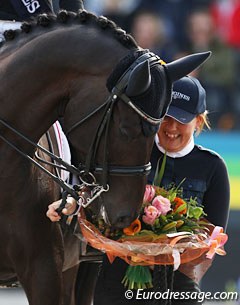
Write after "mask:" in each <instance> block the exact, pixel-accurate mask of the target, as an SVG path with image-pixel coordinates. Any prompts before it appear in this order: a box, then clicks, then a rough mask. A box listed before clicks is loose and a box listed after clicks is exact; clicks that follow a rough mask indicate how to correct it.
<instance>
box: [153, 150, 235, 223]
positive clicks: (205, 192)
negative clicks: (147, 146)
mask: <svg viewBox="0 0 240 305" xmlns="http://www.w3.org/2000/svg"><path fill="white" fill-rule="evenodd" d="M162 158H163V154H162V153H161V152H160V151H159V149H158V148H157V147H156V145H154V147H153V151H152V158H151V163H152V171H151V173H150V175H149V182H152V181H153V178H154V174H155V168H156V165H157V161H158V160H159V159H160V162H159V163H160V166H161V160H162ZM160 166H159V167H160ZM184 179H185V181H184V182H183V184H182V187H183V196H184V198H185V199H188V198H190V197H197V198H198V201H199V203H200V204H203V207H204V211H205V213H207V219H208V220H209V221H210V222H212V223H213V224H214V225H218V226H222V227H226V224H227V220H228V210H229V197H230V187H229V179H228V173H227V169H226V165H225V163H224V161H223V159H222V158H221V157H220V156H219V155H218V154H217V153H215V152H214V151H211V150H208V149H206V148H203V147H201V146H198V145H195V146H194V148H193V150H192V151H191V152H190V153H189V154H187V155H186V156H184V157H182V158H170V157H167V160H166V167H165V171H164V176H163V180H162V183H161V184H162V186H165V187H166V186H168V185H169V184H170V183H171V182H173V183H174V184H176V185H179V184H180V183H181V182H182V181H183V180H184Z"/></svg>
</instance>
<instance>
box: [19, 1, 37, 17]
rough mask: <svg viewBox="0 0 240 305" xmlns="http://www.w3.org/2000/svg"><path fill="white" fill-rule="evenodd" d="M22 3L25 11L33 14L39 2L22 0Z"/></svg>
mask: <svg viewBox="0 0 240 305" xmlns="http://www.w3.org/2000/svg"><path fill="white" fill-rule="evenodd" d="M22 3H23V4H24V5H25V7H26V9H27V11H28V12H29V13H30V14H33V13H35V12H36V10H37V9H38V8H39V7H40V4H39V2H38V1H36V0H22Z"/></svg>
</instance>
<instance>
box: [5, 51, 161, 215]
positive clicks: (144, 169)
mask: <svg viewBox="0 0 240 305" xmlns="http://www.w3.org/2000/svg"><path fill="white" fill-rule="evenodd" d="M144 61H149V64H150V67H152V66H154V65H159V64H161V63H160V58H159V57H158V56H156V55H155V54H153V53H151V52H147V53H145V54H143V55H141V56H140V57H138V58H137V59H136V60H135V61H134V62H133V64H132V65H131V66H130V67H129V68H128V69H127V70H126V71H125V73H124V74H123V75H122V76H121V78H120V79H119V81H118V83H117V84H116V85H115V87H114V88H113V90H112V92H111V94H110V95H109V97H108V98H107V100H106V101H105V102H104V103H103V104H101V105H100V106H99V107H98V108H96V109H94V111H92V112H91V113H90V114H88V115H87V116H85V117H84V118H83V119H82V120H80V121H79V122H77V123H75V124H74V125H73V126H72V127H71V128H70V129H69V130H67V131H66V135H68V134H69V133H71V132H72V131H73V130H75V129H76V128H78V127H79V126H80V125H82V124H83V123H84V122H86V121H87V120H88V119H89V118H90V117H92V116H93V115H94V114H96V113H97V112H99V111H100V110H102V109H103V108H104V111H103V116H102V118H101V122H100V124H99V126H98V128H97V130H96V133H95V136H94V138H93V141H92V143H91V145H90V148H89V152H88V155H87V159H86V162H85V164H79V166H78V168H77V167H75V166H74V165H71V164H68V163H67V162H65V161H64V160H63V159H62V158H60V157H58V156H57V155H55V154H54V153H52V152H50V151H49V150H47V149H45V148H44V147H42V146H41V145H39V144H37V143H35V142H33V141H31V140H30V139H29V138H27V137H26V136H25V135H23V134H22V133H21V132H19V131H18V130H16V129H15V128H14V127H12V126H10V125H9V124H8V123H7V122H5V121H4V120H2V119H0V123H1V124H2V125H4V126H5V127H6V128H8V129H10V130H11V131H12V132H13V133H15V134H16V135H18V136H19V137H20V138H22V139H23V140H25V141H26V142H28V143H29V144H31V145H32V146H33V147H35V148H36V149H39V150H41V151H42V152H43V153H45V154H46V155H48V156H49V157H51V159H52V160H53V162H54V163H53V162H48V161H45V160H43V159H41V158H39V157H38V156H37V159H38V161H40V162H42V163H45V164H49V165H52V166H53V167H54V168H55V169H60V170H64V171H68V172H69V173H71V174H73V175H76V176H78V177H79V179H80V182H81V184H80V185H74V186H72V185H70V184H69V183H67V182H66V181H64V180H62V179H61V178H60V176H59V175H54V174H53V173H51V172H50V171H48V170H47V169H46V168H45V167H44V166H43V165H41V164H40V163H39V162H37V161H36V160H35V159H34V158H32V157H31V156H29V155H28V154H26V153H25V152H23V151H22V150H20V149H19V148H18V147H17V146H16V145H15V144H14V143H12V142H10V141H9V140H8V139H6V138H5V137H4V136H3V135H2V134H0V139H2V140H3V141H4V142H5V143H7V144H8V145H9V146H10V147H12V148H13V149H14V150H16V151H17V152H18V153H19V154H21V155H22V156H23V157H24V158H26V159H28V160H29V161H30V162H31V163H32V164H34V165H35V166H37V167H38V168H39V169H40V170H42V171H43V172H45V173H46V174H47V175H48V176H50V177H51V178H52V179H53V180H54V181H55V182H56V183H57V184H58V185H59V186H60V187H61V188H62V189H63V190H64V197H66V194H70V195H71V196H72V197H73V198H75V199H76V200H77V201H78V205H79V208H80V207H81V206H83V207H84V208H85V207H87V206H88V205H89V204H90V203H92V202H93V201H94V200H95V199H96V198H97V197H99V196H100V194H101V193H102V192H107V191H108V190H109V185H108V183H107V181H108V175H127V176H129V175H130V176H132V175H147V174H149V172H150V170H151V164H150V162H149V163H147V164H144V165H141V166H113V165H109V164H108V161H107V155H108V138H109V137H108V135H109V126H110V120H111V117H112V113H113V108H114V105H115V103H116V101H117V100H118V99H120V100H121V101H122V102H124V103H126V104H127V105H128V106H129V107H130V108H132V109H133V110H134V111H135V112H136V113H137V114H138V115H139V116H140V117H141V118H142V119H143V120H145V121H147V122H148V123H150V124H152V125H158V124H160V123H161V121H162V119H161V118H160V119H156V118H153V117H151V116H149V115H148V114H146V113H145V112H144V111H143V110H141V109H139V108H138V107H137V106H135V105H134V103H133V102H132V101H131V99H130V98H129V97H128V96H127V95H126V94H125V93H124V91H125V89H126V87H127V83H128V79H129V75H130V73H131V72H132V70H133V69H134V68H135V67H136V66H137V65H138V64H139V63H142V62H144ZM103 136H104V139H103V140H104V154H103V156H104V158H103V162H102V165H95V164H94V160H95V158H96V153H97V149H98V146H99V143H100V139H101V138H102V137H103ZM93 173H94V174H95V173H96V174H98V173H101V174H102V184H98V183H97V180H96V178H95V175H94V174H93ZM86 189H87V190H88V193H89V196H88V198H84V197H83V196H81V191H85V190H86ZM63 201H65V203H66V198H65V200H63ZM64 206H65V204H64V203H63V205H62V207H61V209H62V208H63V207H64ZM78 210H79V209H78Z"/></svg>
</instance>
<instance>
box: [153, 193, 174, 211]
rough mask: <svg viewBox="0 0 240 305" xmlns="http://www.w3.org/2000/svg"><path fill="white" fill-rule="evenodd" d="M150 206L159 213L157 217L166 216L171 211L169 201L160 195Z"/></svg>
mask: <svg viewBox="0 0 240 305" xmlns="http://www.w3.org/2000/svg"><path fill="white" fill-rule="evenodd" d="M152 205H153V206H154V207H155V208H156V209H157V210H158V211H159V213H160V214H159V215H161V214H162V215H166V214H167V212H169V211H170V210H171V202H170V200H169V199H167V198H165V197H163V196H161V195H159V196H157V197H155V198H154V200H153V202H152Z"/></svg>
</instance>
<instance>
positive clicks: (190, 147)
mask: <svg viewBox="0 0 240 305" xmlns="http://www.w3.org/2000/svg"><path fill="white" fill-rule="evenodd" d="M155 143H156V145H157V148H158V149H159V150H160V151H161V152H162V153H163V154H165V152H166V151H165V149H164V148H163V147H162V146H161V145H160V143H159V139H158V135H157V134H156V136H155ZM193 148H194V138H193V136H192V137H191V140H190V141H189V143H188V144H187V145H186V146H185V147H184V148H183V149H182V150H180V151H177V152H167V156H168V157H171V158H181V157H184V156H186V155H187V154H189V153H190V152H191V151H192V150H193Z"/></svg>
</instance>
